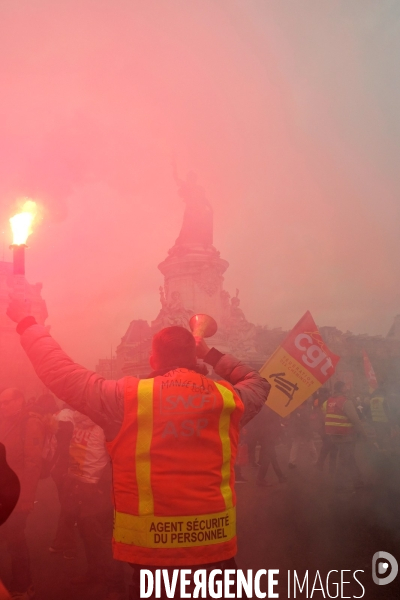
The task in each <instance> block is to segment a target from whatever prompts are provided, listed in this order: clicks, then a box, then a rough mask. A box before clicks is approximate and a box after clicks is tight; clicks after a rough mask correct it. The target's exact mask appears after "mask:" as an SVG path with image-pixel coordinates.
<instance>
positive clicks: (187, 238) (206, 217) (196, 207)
mask: <svg viewBox="0 0 400 600" xmlns="http://www.w3.org/2000/svg"><path fill="white" fill-rule="evenodd" d="M173 175H174V179H175V181H176V183H177V185H178V194H179V195H180V196H181V197H182V198H183V201H184V202H185V204H186V206H185V212H184V215H183V223H182V227H181V231H180V233H179V236H178V238H177V240H176V242H175V246H180V245H185V246H187V245H201V246H206V247H208V246H212V243H213V210H212V207H211V204H210V203H209V201H208V200H207V198H206V196H205V192H204V188H202V187H201V186H200V185H199V184H198V183H197V175H196V173H194V172H193V171H189V173H188V174H187V176H186V180H183V179H180V178H179V176H178V172H177V168H176V165H175V164H173Z"/></svg>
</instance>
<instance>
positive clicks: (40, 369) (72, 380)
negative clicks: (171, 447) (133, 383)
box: [7, 298, 124, 440]
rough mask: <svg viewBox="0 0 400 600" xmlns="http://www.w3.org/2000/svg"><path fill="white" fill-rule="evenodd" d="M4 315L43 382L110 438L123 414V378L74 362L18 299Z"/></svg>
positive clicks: (117, 429)
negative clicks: (109, 376) (112, 377)
mask: <svg viewBox="0 0 400 600" xmlns="http://www.w3.org/2000/svg"><path fill="white" fill-rule="evenodd" d="M27 312H28V315H27V314H26V313H27ZM7 314H8V316H9V317H10V318H11V319H12V320H13V321H15V322H16V323H18V325H17V333H19V334H20V336H21V344H22V347H23V348H24V350H25V352H26V354H27V356H28V358H29V360H30V361H31V363H32V365H33V368H34V369H35V371H36V373H37V375H38V377H39V379H41V381H42V382H43V383H44V385H45V386H46V387H47V388H48V389H49V390H51V391H52V392H53V393H54V394H55V395H56V396H57V397H58V398H60V400H63V401H64V402H66V403H67V404H69V405H70V406H72V407H73V408H74V409H75V410H79V412H81V413H83V414H85V415H88V417H90V418H91V419H92V421H94V423H96V424H97V425H100V427H102V428H103V429H104V433H105V435H106V439H107V440H112V439H114V437H115V436H116V435H117V433H118V431H119V430H120V428H121V424H122V421H123V417H124V404H123V395H124V380H123V379H120V380H119V381H114V380H106V379H104V377H101V376H100V375H98V374H97V373H94V372H93V371H90V370H89V369H86V368H85V367H82V366H81V365H78V364H77V363H75V362H74V361H73V360H72V359H71V358H70V357H69V356H68V355H67V354H66V353H65V352H64V351H63V350H62V348H61V347H60V346H59V344H58V343H57V342H56V341H55V340H54V339H53V338H52V337H51V335H50V333H49V332H48V330H47V329H46V327H43V326H42V325H38V324H37V323H36V321H35V319H34V317H32V316H30V315H29V307H27V308H25V307H24V304H23V301H21V300H19V299H18V298H13V299H12V301H11V303H10V305H9V308H8V310H7Z"/></svg>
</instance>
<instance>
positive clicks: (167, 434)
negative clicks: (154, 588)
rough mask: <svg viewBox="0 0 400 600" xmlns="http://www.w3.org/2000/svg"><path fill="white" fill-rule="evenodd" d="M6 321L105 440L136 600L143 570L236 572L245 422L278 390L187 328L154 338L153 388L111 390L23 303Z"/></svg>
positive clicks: (120, 548)
mask: <svg viewBox="0 0 400 600" xmlns="http://www.w3.org/2000/svg"><path fill="white" fill-rule="evenodd" d="M7 314H8V315H9V317H10V318H11V319H12V320H13V321H15V322H16V323H18V326H17V332H18V333H19V334H20V335H21V343H22V346H23V348H24V349H25V351H26V353H27V355H28V357H29V359H30V360H31V362H32V364H33V366H34V368H35V370H36V373H37V374H38V376H39V377H40V378H41V380H42V381H43V383H44V384H45V385H46V387H47V388H49V389H50V390H51V391H52V392H53V393H54V394H56V396H58V397H59V398H60V399H61V400H63V401H65V402H67V403H68V404H70V405H71V406H73V407H74V408H75V409H76V410H79V411H80V412H82V413H83V414H86V415H88V416H89V417H90V418H91V419H92V421H93V422H95V423H97V424H98V425H100V427H102V428H103V430H104V432H105V437H106V440H107V447H108V451H109V454H110V456H111V459H112V466H113V496H114V502H115V526H114V535H113V550H114V557H115V558H117V559H119V560H123V561H126V562H128V563H131V564H132V565H133V566H134V578H133V586H132V589H131V598H139V571H140V567H141V566H146V567H147V568H149V567H154V565H157V566H161V567H175V568H179V567H180V566H184V567H185V568H190V567H193V566H194V568H196V569H197V568H200V566H201V565H205V568H207V569H214V568H219V569H221V570H224V569H226V568H230V569H232V568H233V569H234V568H235V561H234V556H235V554H236V522H235V521H236V517H235V505H236V495H235V488H234V484H235V474H234V465H235V459H236V451H237V443H238V436H239V422H240V423H241V425H244V424H245V423H246V422H247V421H249V420H250V419H251V418H253V417H254V416H255V415H256V414H257V413H258V412H259V411H260V410H261V408H262V406H263V405H264V402H265V400H266V399H267V396H268V393H269V390H270V384H269V383H268V382H267V381H266V380H265V379H263V378H262V377H261V376H260V375H259V373H258V372H257V371H255V370H254V369H253V368H251V367H249V366H246V365H244V364H243V363H241V362H240V361H239V360H238V359H236V358H234V357H233V356H230V355H227V354H225V355H224V354H222V353H221V352H219V351H218V350H216V349H215V348H211V349H210V348H208V346H207V345H206V343H205V342H204V340H202V339H201V338H197V339H196V340H195V339H194V337H193V335H192V334H191V333H190V332H189V331H188V330H187V329H185V328H183V327H178V326H173V327H167V328H166V329H163V330H161V331H160V332H159V333H157V334H156V335H155V336H154V338H153V342H152V354H151V357H150V364H151V367H152V368H153V369H154V371H153V373H151V375H150V376H149V378H148V379H141V380H139V379H137V378H136V377H124V378H123V379H120V380H119V381H114V380H110V381H107V380H104V379H103V378H102V377H101V376H100V375H98V374H96V373H93V372H92V371H89V370H88V369H85V368H83V367H81V366H80V365H77V364H76V363H74V362H73V361H72V360H71V359H70V358H69V357H68V356H67V355H66V354H65V353H64V352H63V350H62V349H61V348H60V346H59V345H58V344H57V343H56V342H55V341H54V340H53V338H52V337H51V336H50V334H49V332H48V330H47V328H45V327H43V326H41V325H38V324H37V323H36V321H35V319H34V318H33V317H32V316H31V315H29V314H27V310H26V309H25V307H24V303H23V302H21V301H20V300H18V299H16V298H15V299H13V300H12V301H11V303H10V306H9V309H8V311H7ZM196 354H197V357H199V358H202V359H203V360H204V362H205V363H207V364H209V365H211V366H212V367H213V368H214V371H215V372H216V373H217V374H218V375H219V376H220V377H221V380H219V381H215V380H213V379H210V378H208V377H207V375H206V373H205V369H204V365H198V364H197V362H196Z"/></svg>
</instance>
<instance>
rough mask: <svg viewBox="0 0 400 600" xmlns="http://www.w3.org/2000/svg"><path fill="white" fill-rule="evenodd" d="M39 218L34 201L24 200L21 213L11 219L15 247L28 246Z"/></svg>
mask: <svg viewBox="0 0 400 600" xmlns="http://www.w3.org/2000/svg"><path fill="white" fill-rule="evenodd" d="M37 216H38V207H37V205H36V202H35V201H34V200H31V199H29V198H24V203H23V205H22V207H21V210H20V212H18V213H17V214H16V215H14V216H13V217H11V219H10V223H11V229H12V232H13V245H16V246H19V245H21V244H26V240H27V239H28V236H29V235H30V234H31V233H32V228H33V223H34V221H35V219H36V218H37Z"/></svg>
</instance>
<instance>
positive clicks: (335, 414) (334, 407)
mask: <svg viewBox="0 0 400 600" xmlns="http://www.w3.org/2000/svg"><path fill="white" fill-rule="evenodd" d="M345 402H347V398H346V397H345V396H334V397H332V398H329V399H328V400H327V403H326V415H325V433H326V434H328V435H343V436H344V435H349V434H351V433H353V432H354V427H353V424H352V423H351V421H350V420H349V419H348V417H347V416H346V414H345V412H344V410H343V405H344V403H345Z"/></svg>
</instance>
